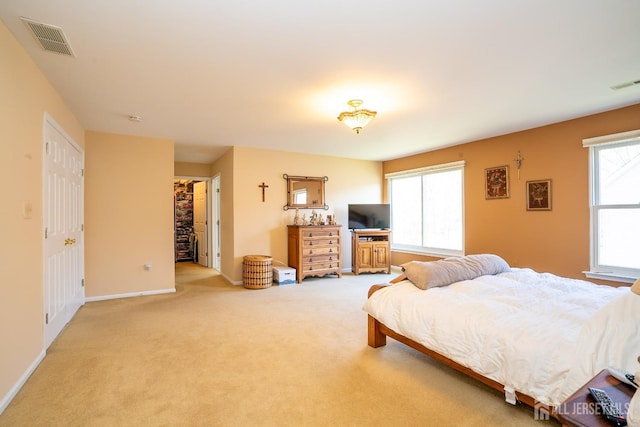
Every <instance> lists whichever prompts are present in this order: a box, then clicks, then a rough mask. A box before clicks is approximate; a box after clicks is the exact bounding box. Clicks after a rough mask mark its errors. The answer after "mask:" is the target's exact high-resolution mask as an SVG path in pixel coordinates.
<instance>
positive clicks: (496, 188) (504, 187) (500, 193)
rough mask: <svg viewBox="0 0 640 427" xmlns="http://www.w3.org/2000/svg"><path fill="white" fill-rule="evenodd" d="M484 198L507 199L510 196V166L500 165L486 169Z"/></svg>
mask: <svg viewBox="0 0 640 427" xmlns="http://www.w3.org/2000/svg"><path fill="white" fill-rule="evenodd" d="M484 186H485V192H484V198H485V199H487V200H489V199H506V198H508V197H509V166H498V167H495V168H487V169H485V170H484Z"/></svg>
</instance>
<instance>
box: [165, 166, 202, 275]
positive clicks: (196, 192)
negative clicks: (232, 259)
mask: <svg viewBox="0 0 640 427" xmlns="http://www.w3.org/2000/svg"><path fill="white" fill-rule="evenodd" d="M209 187H210V181H209V180H206V179H197V178H176V179H174V182H173V194H174V244H175V248H174V253H175V261H176V262H193V263H196V264H200V265H202V266H205V267H211V266H212V265H211V261H210V257H209V252H210V251H209V229H208V224H209V215H210V212H209V209H208V206H210V203H209V198H208V194H209V193H210V192H209Z"/></svg>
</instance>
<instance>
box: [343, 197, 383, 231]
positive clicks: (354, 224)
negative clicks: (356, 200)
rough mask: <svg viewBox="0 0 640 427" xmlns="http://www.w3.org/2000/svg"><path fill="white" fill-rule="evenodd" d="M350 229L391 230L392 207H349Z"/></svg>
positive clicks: (367, 205) (377, 204)
mask: <svg viewBox="0 0 640 427" xmlns="http://www.w3.org/2000/svg"><path fill="white" fill-rule="evenodd" d="M349 228H350V229H352V230H361V229H389V228H391V206H390V205H389V204H388V203H376V204H358V205H351V204H350V205H349Z"/></svg>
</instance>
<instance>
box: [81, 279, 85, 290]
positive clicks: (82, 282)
mask: <svg viewBox="0 0 640 427" xmlns="http://www.w3.org/2000/svg"><path fill="white" fill-rule="evenodd" d="M81 282H82V287H83V288H84V279H82V280H81Z"/></svg>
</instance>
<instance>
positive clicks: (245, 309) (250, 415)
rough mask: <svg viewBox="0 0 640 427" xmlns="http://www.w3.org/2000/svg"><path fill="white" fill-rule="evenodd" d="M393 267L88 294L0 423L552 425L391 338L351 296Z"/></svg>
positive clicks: (211, 277) (180, 280) (186, 278)
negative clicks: (371, 326) (133, 293)
mask: <svg viewBox="0 0 640 427" xmlns="http://www.w3.org/2000/svg"><path fill="white" fill-rule="evenodd" d="M393 277H395V274H392V275H385V274H378V275H371V274H363V275H359V276H355V275H352V274H344V275H343V277H342V278H340V279H338V278H335V277H326V278H309V279H306V280H304V281H303V282H302V283H301V284H295V285H286V286H272V287H270V288H266V289H245V288H243V287H242V286H234V285H231V284H229V283H228V282H226V281H225V280H224V279H223V278H222V276H220V275H218V274H216V273H215V272H214V271H213V270H210V269H205V268H202V267H200V266H198V265H195V264H191V263H179V264H177V265H176V282H177V285H176V288H177V292H176V293H175V294H164V295H155V296H145V297H135V298H124V299H118V300H108V301H98V302H91V303H87V304H85V305H84V306H83V307H82V308H81V309H80V310H79V312H78V313H77V315H76V316H75V318H74V319H73V320H72V321H71V322H70V323H69V325H68V326H67V328H66V329H65V330H64V331H63V332H62V333H61V334H60V336H59V337H58V338H57V339H56V341H55V342H54V343H53V344H52V345H51V347H50V348H49V350H48V351H47V356H46V357H45V359H44V360H43V361H42V363H41V364H40V366H39V367H38V368H37V370H36V371H35V373H34V374H33V375H32V377H31V378H30V379H29V380H28V381H27V383H26V384H25V386H24V387H23V388H22V390H21V391H20V392H19V393H18V395H17V396H16V397H15V399H14V400H13V402H11V404H10V405H9V406H8V407H7V409H6V410H5V412H4V413H3V414H2V415H0V426H328V425H332V426H427V425H443V426H447V425H454V426H504V425H508V426H538V427H541V426H545V425H553V426H557V425H559V423H557V422H556V421H553V420H552V421H538V420H535V419H534V413H533V410H532V409H531V408H527V407H524V406H512V405H510V404H507V403H505V401H504V397H503V396H502V395H501V394H500V393H498V392H496V391H494V390H492V389H490V388H488V387H486V386H485V385H483V384H481V383H479V382H477V381H474V380H471V379H469V378H467V377H466V376H464V375H462V374H460V373H458V372H456V371H454V370H453V369H451V368H448V367H446V366H444V365H442V364H440V363H438V362H436V361H434V360H432V359H430V358H428V357H426V356H424V355H422V354H420V353H419V352H417V351H415V350H413V349H410V348H408V347H406V346H404V345H402V344H400V343H398V342H396V341H394V340H392V339H389V340H388V341H387V345H386V346H385V347H382V348H378V349H373V348H370V347H368V346H367V319H366V314H365V313H364V312H363V311H362V305H363V303H364V301H365V299H366V297H367V290H368V289H369V287H370V286H371V285H372V284H377V283H384V282H387V281H388V280H390V279H391V278H393Z"/></svg>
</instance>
